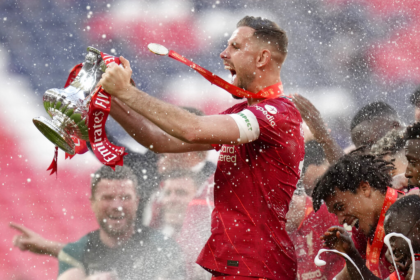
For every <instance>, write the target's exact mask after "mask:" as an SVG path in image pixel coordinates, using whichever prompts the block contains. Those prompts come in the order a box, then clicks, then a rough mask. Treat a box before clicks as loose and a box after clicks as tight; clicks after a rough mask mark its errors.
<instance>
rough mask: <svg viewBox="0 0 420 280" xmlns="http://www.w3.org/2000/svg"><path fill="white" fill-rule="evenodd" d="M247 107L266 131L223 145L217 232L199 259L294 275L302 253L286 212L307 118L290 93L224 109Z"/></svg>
mask: <svg viewBox="0 0 420 280" xmlns="http://www.w3.org/2000/svg"><path fill="white" fill-rule="evenodd" d="M244 109H247V110H250V111H251V112H252V113H253V114H254V115H255V116H256V118H257V120H258V124H259V127H260V136H259V138H258V139H257V140H255V141H254V142H251V143H246V144H242V145H236V146H235V145H222V146H221V152H220V156H219V161H218V164H217V170H216V173H215V185H214V204H215V209H214V210H213V212H212V217H211V218H212V222H211V233H212V234H211V236H210V238H209V239H208V241H207V243H206V245H205V246H204V248H203V250H202V251H201V253H200V255H199V257H198V259H197V263H198V264H200V265H201V266H203V267H205V268H207V269H211V270H214V271H217V272H220V273H224V274H228V275H242V276H256V277H261V278H267V279H282V280H285V279H287V280H288V279H290V280H292V279H293V280H294V279H295V278H296V271H297V268H296V256H295V252H294V247H293V244H292V242H291V240H290V238H289V236H288V235H287V233H286V227H285V223H286V218H285V216H286V213H287V211H288V210H289V203H290V200H291V197H292V195H293V192H294V190H295V189H296V183H297V181H298V179H299V176H300V169H299V165H300V164H301V163H302V161H303V157H304V142H303V131H302V119H301V116H300V113H299V111H298V110H297V109H296V107H295V106H294V104H293V103H292V102H291V101H290V100H289V99H288V98H286V97H279V98H275V99H267V100H264V101H262V102H260V103H258V104H256V105H253V106H248V103H247V102H244V103H240V104H237V105H235V106H233V107H231V108H230V109H228V110H226V111H225V112H223V113H222V114H231V113H238V112H241V111H242V110H244ZM219 147H220V146H219Z"/></svg>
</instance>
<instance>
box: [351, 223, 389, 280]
mask: <svg viewBox="0 0 420 280" xmlns="http://www.w3.org/2000/svg"><path fill="white" fill-rule="evenodd" d="M351 238H352V239H353V243H354V245H355V246H356V249H357V251H359V253H360V255H361V256H362V258H363V259H364V260H366V247H367V237H366V236H365V235H364V234H363V233H362V232H361V231H359V230H358V229H356V228H355V227H353V228H352V235H351ZM387 250H388V247H387V246H386V245H385V244H384V246H383V247H382V251H381V256H380V257H379V271H380V272H381V278H382V279H386V278H387V277H388V276H389V275H390V274H391V273H392V272H394V270H395V268H394V266H393V265H392V263H390V262H388V260H387V259H386V257H385V253H386V251H387Z"/></svg>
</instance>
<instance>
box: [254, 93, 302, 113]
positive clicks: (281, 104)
mask: <svg viewBox="0 0 420 280" xmlns="http://www.w3.org/2000/svg"><path fill="white" fill-rule="evenodd" d="M257 105H260V106H263V107H265V106H274V107H276V108H277V109H278V110H290V109H293V110H297V108H296V106H295V104H294V103H293V101H292V99H291V98H289V97H287V96H279V97H276V98H268V99H265V100H263V101H261V102H260V103H258V104H257ZM266 109H267V108H266Z"/></svg>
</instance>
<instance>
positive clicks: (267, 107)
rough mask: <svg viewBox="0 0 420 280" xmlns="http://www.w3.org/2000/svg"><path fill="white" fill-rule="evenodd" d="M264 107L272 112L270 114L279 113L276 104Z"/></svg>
mask: <svg viewBox="0 0 420 280" xmlns="http://www.w3.org/2000/svg"><path fill="white" fill-rule="evenodd" d="M264 108H265V109H266V110H267V111H268V112H269V113H270V114H273V115H275V114H277V109H276V107H274V106H271V105H265V106H264Z"/></svg>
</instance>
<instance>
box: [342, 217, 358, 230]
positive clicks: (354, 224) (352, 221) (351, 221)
mask: <svg viewBox="0 0 420 280" xmlns="http://www.w3.org/2000/svg"><path fill="white" fill-rule="evenodd" d="M344 223H345V224H347V225H349V226H351V227H356V228H359V219H356V218H351V219H348V221H347V220H345V221H344Z"/></svg>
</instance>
